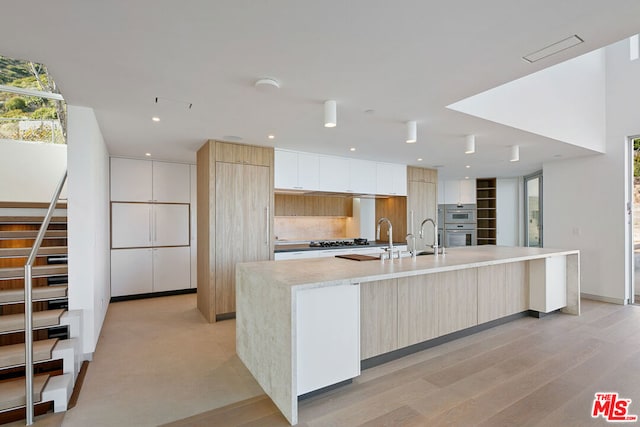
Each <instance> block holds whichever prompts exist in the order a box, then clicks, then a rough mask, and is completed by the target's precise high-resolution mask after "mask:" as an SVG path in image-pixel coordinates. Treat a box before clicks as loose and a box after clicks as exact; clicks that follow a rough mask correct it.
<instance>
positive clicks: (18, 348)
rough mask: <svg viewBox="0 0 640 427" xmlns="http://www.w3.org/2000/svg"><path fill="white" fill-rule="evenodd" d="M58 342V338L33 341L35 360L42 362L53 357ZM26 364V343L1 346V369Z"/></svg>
mask: <svg viewBox="0 0 640 427" xmlns="http://www.w3.org/2000/svg"><path fill="white" fill-rule="evenodd" d="M57 342H58V339H57V338H51V339H47V340H40V341H34V342H33V361H34V363H35V362H42V361H43V360H49V359H51V357H52V356H51V354H52V352H53V347H55V345H56V343H57ZM18 365H24V343H22V344H11V345H4V346H1V347H0V369H3V368H8V367H10V366H18Z"/></svg>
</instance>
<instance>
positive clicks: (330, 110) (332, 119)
mask: <svg viewBox="0 0 640 427" xmlns="http://www.w3.org/2000/svg"><path fill="white" fill-rule="evenodd" d="M337 117H338V112H337V106H336V101H334V100H329V101H325V102H324V127H326V128H334V127H336V124H338V120H337Z"/></svg>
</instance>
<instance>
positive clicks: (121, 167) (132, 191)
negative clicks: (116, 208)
mask: <svg viewBox="0 0 640 427" xmlns="http://www.w3.org/2000/svg"><path fill="white" fill-rule="evenodd" d="M152 199H153V169H152V162H149V161H144V160H133V159H120V158H116V157H112V158H111V200H113V201H126V202H150V201H151V200H152Z"/></svg>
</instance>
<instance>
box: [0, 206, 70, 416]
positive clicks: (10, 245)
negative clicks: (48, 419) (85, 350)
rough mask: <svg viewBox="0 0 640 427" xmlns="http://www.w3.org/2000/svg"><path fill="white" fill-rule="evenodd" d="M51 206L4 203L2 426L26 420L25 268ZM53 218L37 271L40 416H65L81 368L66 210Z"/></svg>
mask: <svg viewBox="0 0 640 427" xmlns="http://www.w3.org/2000/svg"><path fill="white" fill-rule="evenodd" d="M46 205H47V204H42V206H40V205H37V206H36V205H34V204H33V203H31V204H27V205H19V204H15V203H2V202H0V423H6V422H12V421H15V420H18V419H24V418H25V413H26V410H25V404H26V402H27V399H26V395H25V344H24V340H25V332H24V324H25V315H24V265H25V262H26V260H27V257H28V256H29V253H30V251H31V247H32V246H33V244H34V241H35V239H36V236H37V233H38V230H39V228H40V225H41V224H42V221H43V219H44V218H43V216H44V214H45V212H46V208H47V206H46ZM8 206H10V207H8ZM7 213H9V214H7ZM54 215H55V216H54V217H53V218H52V220H51V222H50V224H49V227H48V229H47V231H46V234H45V236H44V239H43V241H42V246H41V248H40V250H39V251H38V253H37V258H36V261H35V264H34V266H33V269H32V278H33V291H32V300H33V340H34V343H33V362H34V376H33V388H34V391H33V402H34V413H35V414H36V415H38V414H41V413H45V412H48V411H51V410H53V411H54V412H61V411H66V409H67V405H68V402H69V399H70V398H71V394H72V392H73V387H74V384H75V381H76V379H77V377H78V373H79V370H80V366H81V364H82V360H81V356H80V355H81V343H80V339H81V338H80V316H79V313H73V312H69V311H68V303H67V295H68V294H67V291H68V285H67V271H68V267H67V218H66V216H65V215H66V205H60V204H59V205H58V209H57V211H56V214H54ZM27 420H28V417H27Z"/></svg>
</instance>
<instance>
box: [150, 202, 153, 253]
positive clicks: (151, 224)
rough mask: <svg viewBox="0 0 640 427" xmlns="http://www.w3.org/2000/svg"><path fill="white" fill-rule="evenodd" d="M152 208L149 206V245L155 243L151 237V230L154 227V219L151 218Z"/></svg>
mask: <svg viewBox="0 0 640 427" xmlns="http://www.w3.org/2000/svg"><path fill="white" fill-rule="evenodd" d="M151 210H152V208H151V206H149V244H151V243H153V237H152V235H151V228H152V227H153V218H152V216H151Z"/></svg>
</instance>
